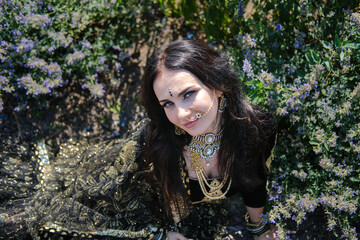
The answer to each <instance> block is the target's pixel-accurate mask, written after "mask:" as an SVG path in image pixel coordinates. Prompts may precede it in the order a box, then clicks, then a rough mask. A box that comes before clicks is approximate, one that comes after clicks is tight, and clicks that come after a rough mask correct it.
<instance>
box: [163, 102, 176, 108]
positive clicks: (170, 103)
mask: <svg viewBox="0 0 360 240" xmlns="http://www.w3.org/2000/svg"><path fill="white" fill-rule="evenodd" d="M173 104H174V103H173V102H170V101H169V102H165V103H164V104H162V105H161V106H162V107H163V108H166V107H170V106H172V105H173Z"/></svg>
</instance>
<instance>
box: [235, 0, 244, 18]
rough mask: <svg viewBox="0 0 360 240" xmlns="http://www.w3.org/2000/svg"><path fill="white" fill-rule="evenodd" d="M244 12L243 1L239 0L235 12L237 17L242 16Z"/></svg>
mask: <svg viewBox="0 0 360 240" xmlns="http://www.w3.org/2000/svg"><path fill="white" fill-rule="evenodd" d="M244 13H245V7H244V1H243V0H240V1H239V3H238V7H237V14H238V15H239V17H242V16H244Z"/></svg>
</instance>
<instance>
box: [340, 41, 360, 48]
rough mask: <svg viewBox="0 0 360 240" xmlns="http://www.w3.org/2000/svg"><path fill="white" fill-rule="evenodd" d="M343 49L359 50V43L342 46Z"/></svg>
mask: <svg viewBox="0 0 360 240" xmlns="http://www.w3.org/2000/svg"><path fill="white" fill-rule="evenodd" d="M343 47H347V48H352V49H357V48H359V49H360V43H352V42H350V43H346V44H344V45H343Z"/></svg>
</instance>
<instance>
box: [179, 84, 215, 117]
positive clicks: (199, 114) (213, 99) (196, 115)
mask: <svg viewBox="0 0 360 240" xmlns="http://www.w3.org/2000/svg"><path fill="white" fill-rule="evenodd" d="M213 93H214V94H213V98H212V100H211V105H210V107H209V108H208V110H207V111H206V112H205V113H204V114H201V112H200V110H199V109H198V108H197V107H196V106H195V105H193V106H191V107H188V108H187V109H191V108H195V109H196V110H197V113H196V114H195V118H197V119H200V118H202V117H204V116H205V115H206V114H208V112H209V111H210V109H211V108H212V107H213V105H214V101H215V89H214V91H213ZM185 119H186V120H188V121H191V119H189V118H187V117H186V118H185Z"/></svg>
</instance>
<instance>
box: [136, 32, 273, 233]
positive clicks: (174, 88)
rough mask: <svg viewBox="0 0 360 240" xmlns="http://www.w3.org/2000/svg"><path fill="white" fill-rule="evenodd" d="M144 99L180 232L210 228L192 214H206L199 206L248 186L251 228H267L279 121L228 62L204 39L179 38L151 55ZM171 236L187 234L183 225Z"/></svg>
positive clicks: (154, 152)
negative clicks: (245, 89)
mask: <svg viewBox="0 0 360 240" xmlns="http://www.w3.org/2000/svg"><path fill="white" fill-rule="evenodd" d="M142 100H143V101H142V102H143V105H144V106H145V109H146V111H147V113H148V116H149V118H150V119H151V122H150V123H149V126H148V130H147V138H146V146H147V148H146V158H147V160H148V161H149V162H151V163H153V165H154V173H155V175H156V178H157V180H158V181H159V182H160V183H161V187H162V189H163V192H164V202H165V209H166V210H167V213H168V214H170V215H172V216H173V219H174V226H175V228H174V231H175V230H179V232H180V233H181V232H182V231H183V232H186V233H184V234H185V236H187V235H186V234H190V233H192V237H198V236H200V235H201V234H204V232H205V231H196V230H194V229H192V227H191V226H188V225H189V224H188V223H187V221H189V222H190V225H191V219H194V218H197V219H199V221H201V216H199V217H195V216H193V215H194V213H196V212H197V213H203V212H206V211H211V210H212V208H213V206H211V205H218V204H219V202H221V201H222V200H223V199H225V198H227V197H228V196H229V195H233V194H234V193H236V192H241V194H242V196H243V199H244V202H245V205H246V210H247V212H248V220H247V221H248V227H247V228H248V230H250V231H252V233H253V234H255V235H261V234H264V233H267V231H268V230H270V229H269V227H268V225H267V224H266V221H265V220H264V219H262V218H261V216H262V214H263V209H264V205H265V202H266V188H265V187H266V186H265V185H266V174H267V173H268V170H269V169H268V166H266V160H267V159H268V158H269V157H270V154H271V149H272V148H273V146H274V142H275V126H274V120H273V118H272V116H271V115H270V114H267V113H264V112H262V111H260V110H258V109H256V108H252V107H251V106H250V105H249V104H248V103H247V101H246V98H245V96H244V94H243V93H242V90H241V87H240V85H239V82H238V80H237V77H236V75H235V74H234V72H233V71H232V69H231V66H230V65H229V63H228V61H227V60H226V59H224V58H222V57H221V56H220V55H219V54H218V53H217V52H215V51H214V50H213V49H211V48H210V47H209V46H207V45H205V44H204V43H200V42H197V41H193V40H187V39H183V40H178V41H175V42H173V43H171V44H170V45H169V46H168V47H167V48H165V49H164V50H163V51H162V52H160V53H159V54H158V55H157V56H156V57H155V58H154V59H153V60H152V61H151V62H150V64H149V66H148V68H147V71H146V72H145V78H144V82H143V98H142ZM267 163H268V164H269V162H267ZM179 165H180V166H179ZM203 203H206V204H203ZM220 205H221V204H220ZM216 207H218V206H216ZM215 218H219V219H221V218H220V216H215ZM198 224H199V223H198ZM213 224H215V222H214V223H213ZM257 224H259V225H257ZM194 232H196V234H194ZM210 232H211V231H209V232H208V233H210ZM210 235H211V234H210ZM265 235H266V234H265ZM265 235H262V236H263V237H266V236H265ZM270 235H271V236H273V234H268V236H267V237H270ZM168 236H169V238H171V239H185V238H184V236H183V235H182V234H179V233H175V232H170V233H169V234H168ZM187 237H190V236H187ZM256 238H257V239H260V237H256Z"/></svg>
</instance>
